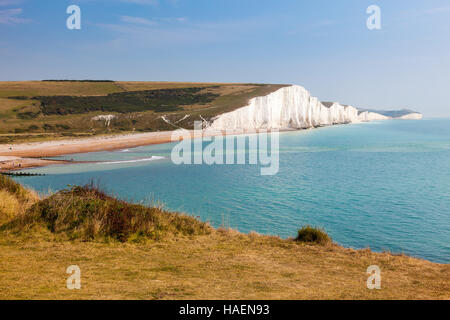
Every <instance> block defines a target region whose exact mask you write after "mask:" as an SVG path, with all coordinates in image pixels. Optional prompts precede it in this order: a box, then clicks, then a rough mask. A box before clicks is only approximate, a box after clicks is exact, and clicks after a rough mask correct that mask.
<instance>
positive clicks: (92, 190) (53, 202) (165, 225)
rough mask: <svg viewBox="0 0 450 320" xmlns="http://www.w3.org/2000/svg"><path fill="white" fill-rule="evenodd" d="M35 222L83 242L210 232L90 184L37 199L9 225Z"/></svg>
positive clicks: (191, 220)
mask: <svg viewBox="0 0 450 320" xmlns="http://www.w3.org/2000/svg"><path fill="white" fill-rule="evenodd" d="M36 224H37V225H43V226H44V227H45V228H47V229H48V230H49V231H50V232H52V233H54V234H61V235H65V236H67V237H68V238H69V239H78V240H82V241H90V240H96V239H98V240H102V239H103V240H108V239H115V240H118V241H121V242H125V241H133V242H136V241H137V239H142V240H145V239H152V240H160V239H162V238H166V237H171V236H178V235H179V236H191V235H202V234H208V233H210V232H211V227H210V226H209V225H208V224H206V223H203V222H201V221H198V220H196V219H194V218H193V217H189V216H185V215H182V214H177V213H170V212H166V211H163V210H161V209H160V208H151V207H146V206H143V205H138V204H131V203H127V202H125V201H122V200H118V199H115V198H113V197H110V196H108V195H107V194H106V193H104V192H103V191H101V190H100V189H99V188H98V187H96V186H94V185H93V184H91V185H87V186H84V187H72V188H71V189H68V190H62V191H60V192H58V193H56V194H54V195H52V196H50V197H49V198H47V199H44V200H42V201H39V202H38V203H36V204H35V205H33V206H32V207H31V208H30V209H29V210H28V211H27V213H26V214H24V215H22V216H20V217H18V218H17V219H16V220H15V221H12V223H11V224H10V228H11V229H16V230H17V229H23V228H26V227H28V226H32V225H36Z"/></svg>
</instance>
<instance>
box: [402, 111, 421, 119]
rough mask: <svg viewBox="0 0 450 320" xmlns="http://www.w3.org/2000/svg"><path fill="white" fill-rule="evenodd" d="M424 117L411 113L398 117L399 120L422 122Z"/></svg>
mask: <svg viewBox="0 0 450 320" xmlns="http://www.w3.org/2000/svg"><path fill="white" fill-rule="evenodd" d="M422 118H423V116H422V114H421V113H417V112H414V113H410V114H405V115H404V116H401V117H398V118H397V119H405V120H420V119H422Z"/></svg>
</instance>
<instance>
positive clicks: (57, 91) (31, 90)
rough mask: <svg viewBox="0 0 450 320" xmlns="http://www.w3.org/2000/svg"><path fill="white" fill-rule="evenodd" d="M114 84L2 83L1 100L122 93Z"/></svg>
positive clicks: (0, 88)
mask: <svg viewBox="0 0 450 320" xmlns="http://www.w3.org/2000/svg"><path fill="white" fill-rule="evenodd" d="M122 91H123V89H122V88H120V87H119V86H117V85H116V84H115V83H114V82H45V81H0V98H7V97H15V96H26V97H34V96H55V95H74V96H84V95H85V96H91V95H93V96H96V95H107V94H108V93H114V92H122Z"/></svg>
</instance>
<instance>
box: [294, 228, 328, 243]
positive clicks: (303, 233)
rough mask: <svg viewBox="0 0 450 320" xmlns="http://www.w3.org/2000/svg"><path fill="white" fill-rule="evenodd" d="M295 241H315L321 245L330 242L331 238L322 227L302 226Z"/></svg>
mask: <svg viewBox="0 0 450 320" xmlns="http://www.w3.org/2000/svg"><path fill="white" fill-rule="evenodd" d="M295 241H298V242H307V243H317V244H322V245H323V244H327V243H328V242H330V241H331V238H330V237H329V236H328V234H327V233H326V232H325V231H324V230H322V229H319V228H314V227H311V226H304V227H303V228H301V229H300V230H298V235H297V238H295Z"/></svg>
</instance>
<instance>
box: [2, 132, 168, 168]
mask: <svg viewBox="0 0 450 320" xmlns="http://www.w3.org/2000/svg"><path fill="white" fill-rule="evenodd" d="M173 132H174V131H160V132H148V133H136V134H123V135H108V136H99V137H90V138H85V139H67V140H51V141H44V142H30V143H18V144H4V145H0V172H10V171H16V170H21V169H24V168H35V167H44V166H49V165H54V164H69V163H74V162H73V161H65V160H48V159H41V158H45V157H56V156H63V155H70V154H76V153H88V152H99V151H112V150H118V149H123V148H135V147H140V146H145V145H152V144H163V143H170V142H175V141H172V134H173Z"/></svg>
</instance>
